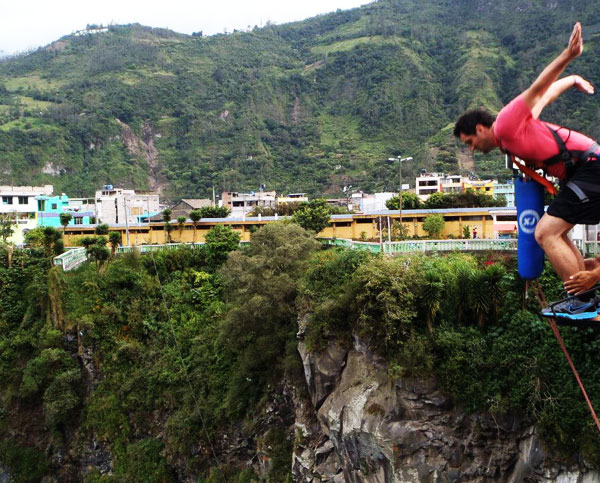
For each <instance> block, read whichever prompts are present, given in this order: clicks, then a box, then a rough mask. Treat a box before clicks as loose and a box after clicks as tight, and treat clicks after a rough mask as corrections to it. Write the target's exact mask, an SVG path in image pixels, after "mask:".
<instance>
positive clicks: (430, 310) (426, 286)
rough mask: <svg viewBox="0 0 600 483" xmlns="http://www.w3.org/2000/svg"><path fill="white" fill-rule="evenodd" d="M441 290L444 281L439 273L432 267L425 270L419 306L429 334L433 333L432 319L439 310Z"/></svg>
mask: <svg viewBox="0 0 600 483" xmlns="http://www.w3.org/2000/svg"><path fill="white" fill-rule="evenodd" d="M443 290H444V283H443V281H442V276H441V274H440V273H439V272H437V271H435V270H433V269H430V270H427V271H426V272H425V279H424V281H423V285H422V286H421V293H420V294H419V295H420V297H419V298H420V299H421V307H423V308H424V310H425V321H426V323H427V330H428V331H429V333H430V334H433V321H434V320H435V316H436V315H437V313H438V311H439V310H440V305H441V302H442V292H443Z"/></svg>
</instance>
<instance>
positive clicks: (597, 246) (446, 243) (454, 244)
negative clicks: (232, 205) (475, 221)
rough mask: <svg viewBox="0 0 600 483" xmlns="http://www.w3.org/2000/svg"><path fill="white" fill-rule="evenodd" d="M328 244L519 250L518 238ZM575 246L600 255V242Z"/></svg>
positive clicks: (335, 242) (338, 242) (335, 241)
mask: <svg viewBox="0 0 600 483" xmlns="http://www.w3.org/2000/svg"><path fill="white" fill-rule="evenodd" d="M321 240H322V241H323V242H324V243H326V244H327V245H332V246H341V247H346V248H351V249H353V250H367V251H370V252H372V253H381V251H382V249H383V253H390V254H394V253H414V252H449V251H517V240H516V239H515V238H506V239H502V240H498V239H496V240H488V239H466V240H405V241H398V242H383V243H377V242H360V241H354V240H349V239H345V238H322V239H321ZM574 243H575V246H576V247H577V248H578V249H579V251H580V252H581V253H582V254H583V256H584V257H586V258H587V257H597V256H598V255H600V242H595V241H582V240H575V241H574Z"/></svg>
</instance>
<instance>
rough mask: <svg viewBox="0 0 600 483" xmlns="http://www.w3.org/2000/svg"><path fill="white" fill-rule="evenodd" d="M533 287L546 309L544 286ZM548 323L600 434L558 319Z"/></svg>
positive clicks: (598, 425) (598, 423)
mask: <svg viewBox="0 0 600 483" xmlns="http://www.w3.org/2000/svg"><path fill="white" fill-rule="evenodd" d="M532 287H533V289H534V293H535V295H536V297H537V299H538V302H539V303H540V305H541V306H542V307H546V306H547V304H546V297H545V296H544V292H543V291H542V286H541V285H540V282H539V281H537V280H536V281H535V284H534V285H532ZM525 290H526V293H528V292H529V281H527V282H526V284H525ZM592 290H594V289H592ZM548 322H549V324H550V327H551V328H552V332H553V333H554V336H555V337H556V340H557V341H558V344H559V345H560V348H561V349H562V351H563V353H564V354H565V357H566V359H567V362H568V363H569V366H570V367H571V371H573V375H574V376H575V379H576V380H577V384H579V388H580V389H581V392H582V393H583V397H584V398H585V401H586V402H587V405H588V407H589V408H590V413H591V414H592V418H593V419H594V423H595V424H596V427H597V428H598V431H599V432H600V421H598V417H597V416H596V411H594V406H593V405H592V402H591V401H590V398H589V397H588V395H587V392H586V390H585V387H584V386H583V383H582V382H581V379H580V377H579V373H578V372H577V369H575V364H573V361H572V360H571V356H570V355H569V351H568V350H567V347H566V346H565V343H564V341H563V338H562V337H561V335H560V332H559V331H558V327H557V324H556V319H555V318H554V317H549V318H548ZM597 324H600V322H597ZM578 325H580V324H578Z"/></svg>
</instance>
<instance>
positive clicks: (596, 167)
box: [547, 159, 600, 225]
mask: <svg viewBox="0 0 600 483" xmlns="http://www.w3.org/2000/svg"><path fill="white" fill-rule="evenodd" d="M578 164H579V163H578ZM570 182H571V183H574V184H575V185H576V186H577V187H578V188H579V189H580V190H581V191H582V192H583V193H580V195H583V194H584V195H585V196H587V198H588V200H587V201H582V200H581V198H580V195H579V196H578V194H577V193H575V191H573V189H571V188H569V187H568V186H567V185H568V184H569V183H570ZM547 213H548V214H549V215H552V216H556V217H557V218H561V219H563V220H565V221H566V222H567V223H571V224H573V225H596V224H598V223H600V160H598V159H594V160H590V161H587V162H585V163H581V165H578V166H577V167H576V169H575V173H574V174H573V175H572V176H571V177H570V178H569V179H568V180H566V182H565V183H563V185H562V187H561V190H560V191H559V193H558V194H557V195H556V197H555V198H554V200H552V203H550V206H549V207H548V211H547Z"/></svg>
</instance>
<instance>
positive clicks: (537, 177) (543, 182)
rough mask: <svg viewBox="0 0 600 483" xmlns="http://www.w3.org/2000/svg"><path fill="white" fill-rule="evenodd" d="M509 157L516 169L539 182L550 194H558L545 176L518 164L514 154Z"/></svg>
mask: <svg viewBox="0 0 600 483" xmlns="http://www.w3.org/2000/svg"><path fill="white" fill-rule="evenodd" d="M509 156H510V159H511V161H512V163H513V165H514V166H515V167H516V168H518V169H519V170H521V171H522V172H523V173H524V174H525V175H527V176H529V177H530V178H531V179H533V180H534V181H537V182H538V183H540V184H541V185H542V186H543V187H544V188H546V191H547V192H548V193H550V194H551V195H555V194H556V188H555V187H554V185H553V184H552V183H551V182H550V181H548V180H547V179H546V178H544V177H543V176H541V175H539V174H538V173H536V172H535V170H533V169H531V168H530V167H529V166H526V165H525V164H523V163H519V162H517V160H516V158H515V155H514V154H512V153H509Z"/></svg>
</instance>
